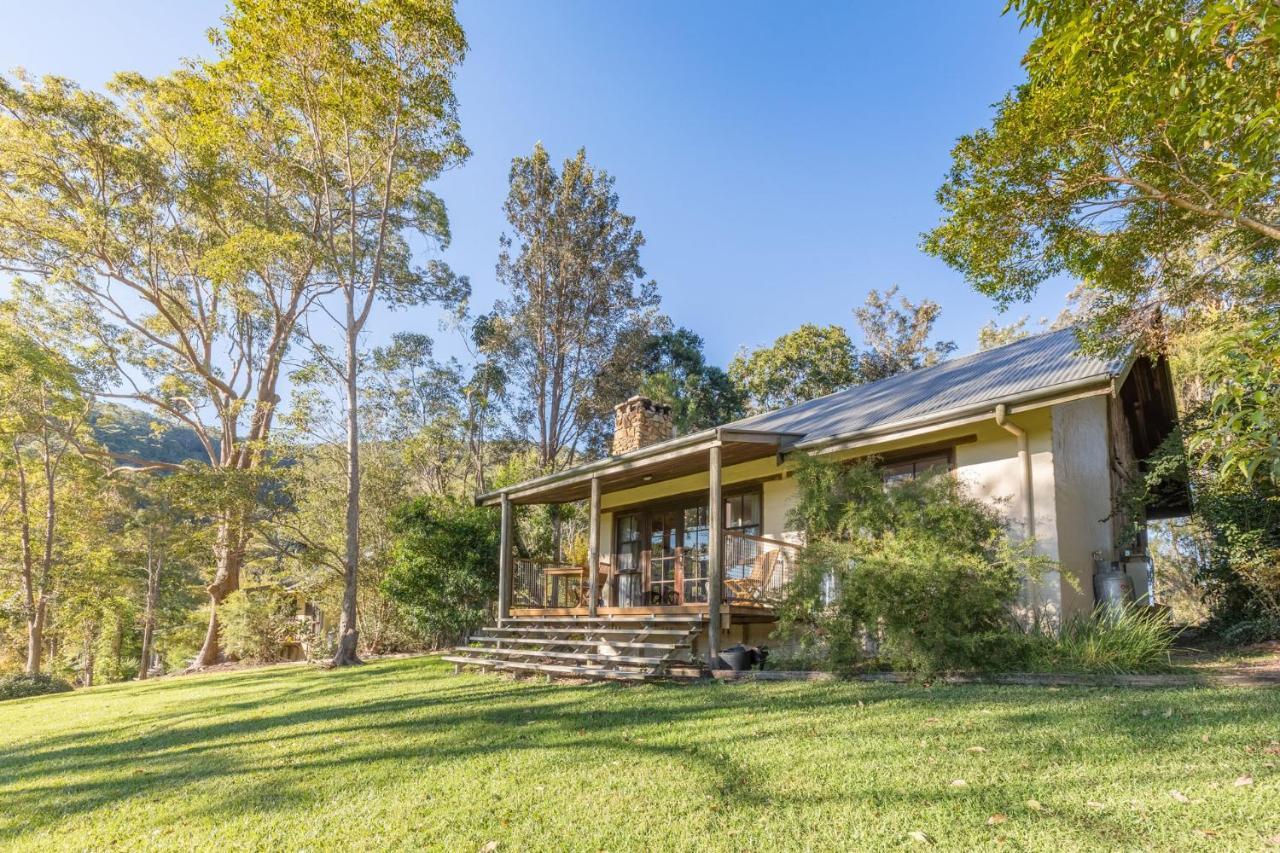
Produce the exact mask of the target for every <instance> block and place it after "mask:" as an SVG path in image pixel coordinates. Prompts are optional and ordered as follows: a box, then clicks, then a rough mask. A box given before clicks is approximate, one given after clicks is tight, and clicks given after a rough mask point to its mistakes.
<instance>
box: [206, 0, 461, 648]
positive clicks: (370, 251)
mask: <svg viewBox="0 0 1280 853" xmlns="http://www.w3.org/2000/svg"><path fill="white" fill-rule="evenodd" d="M224 23H225V30H224V32H223V33H222V34H221V35H220V36H219V37H218V38H217V39H216V44H217V47H218V49H219V57H218V59H217V60H216V61H215V62H213V63H211V64H210V65H209V66H208V73H209V74H210V76H211V77H212V79H213V80H215V81H216V82H218V83H219V84H220V85H221V87H222V90H223V91H225V92H227V93H228V95H229V97H230V99H231V103H232V104H233V107H232V111H233V112H234V113H235V114H237V115H240V114H243V115H247V116H250V117H251V118H250V121H251V122H252V123H253V125H254V131H253V133H252V134H251V135H249V136H248V137H247V144H248V145H249V146H251V147H252V148H253V153H252V155H251V156H252V158H253V159H255V160H257V161H259V162H261V163H262V164H263V168H264V170H265V171H266V172H267V173H268V174H269V175H270V179H271V185H272V191H273V194H274V198H275V199H276V200H277V201H278V203H280V204H282V205H283V206H284V207H285V208H286V209H288V210H289V211H290V215H291V227H292V228H293V229H294V232H293V233H294V235H295V236H296V237H297V239H299V240H300V241H301V242H303V243H304V244H305V245H307V246H308V248H309V250H310V255H311V256H312V257H314V258H315V259H316V261H317V263H318V264H319V265H320V266H321V267H322V269H323V270H324V278H326V279H327V280H328V282H330V283H331V284H332V286H333V288H334V296H335V303H336V304H334V305H333V306H329V305H327V304H326V306H325V307H326V313H328V315H329V317H330V318H332V319H333V320H334V323H335V325H336V327H337V332H338V335H339V336H340V338H341V353H342V354H341V356H339V357H336V358H335V357H333V356H332V355H331V354H330V353H329V350H328V348H327V347H326V346H323V345H321V346H316V347H314V348H313V352H314V354H315V356H316V358H317V359H318V361H319V363H321V364H322V365H324V366H325V367H327V368H328V369H329V372H330V373H331V375H332V377H333V378H334V379H335V380H336V381H337V383H338V385H339V386H340V387H341V389H342V396H343V404H344V405H343V409H344V416H345V421H346V439H345V452H346V469H347V470H346V512H345V516H346V518H345V528H346V542H345V548H344V557H343V559H344V564H345V571H344V573H345V589H346V592H345V595H344V598H343V603H342V616H341V624H340V627H339V644H338V649H337V652H336V654H335V655H334V659H333V663H334V664H335V665H341V664H346V663H353V662H356V661H357V657H356V642H357V618H356V616H357V614H356V596H357V573H358V569H359V562H360V443H361V442H360V408H361V407H360V399H359V390H360V389H359V376H360V367H361V364H362V352H361V336H362V334H363V333H364V330H365V328H366V326H367V324H368V322H369V319H370V317H371V316H372V314H373V310H374V308H375V306H376V305H378V304H379V303H380V302H383V303H388V304H391V305H410V304H419V303H423V302H428V301H440V302H444V303H447V304H450V305H458V304H460V303H462V302H463V301H464V300H465V298H466V297H467V295H468V290H469V288H468V284H467V281H466V279H465V278H462V277H459V276H456V275H455V274H453V272H452V271H450V270H449V269H448V267H447V266H446V265H444V264H442V263H440V262H439V261H432V262H430V263H428V264H427V265H426V266H425V267H424V268H420V267H417V266H415V264H414V258H413V253H412V251H411V245H410V238H412V237H417V238H420V239H421V238H425V241H426V242H427V243H428V244H430V245H433V246H436V247H443V246H445V245H447V243H448V241H449V223H448V218H447V215H446V212H445V206H444V203H443V202H442V201H441V199H440V198H439V197H438V196H437V195H436V194H435V193H433V192H432V191H431V189H430V184H431V183H432V181H434V180H435V179H436V178H437V177H439V176H440V174H441V173H442V172H443V171H444V170H445V169H447V168H449V167H451V166H454V165H457V164H460V163H461V162H462V161H463V160H465V158H466V157H467V155H468V153H469V152H468V150H467V147H466V145H465V143H464V142H463V140H462V137H461V135H460V130H459V123H458V117H457V106H456V102H455V98H454V94H453V85H452V81H453V76H454V72H455V69H456V67H457V65H458V63H460V62H461V61H462V58H463V55H464V54H465V51H466V40H465V37H464V35H463V32H462V28H461V27H460V26H459V24H458V22H457V19H456V17H455V16H454V8H453V3H452V0H368V2H357V0H341V2H336V3H335V2H332V0H288V2H278V0H238V2H236V3H235V4H234V5H233V6H232V7H231V9H230V11H229V13H228V15H227V17H226V19H225V22H224ZM309 329H310V330H311V331H314V326H313V325H311V326H309ZM315 338H316V339H317V340H318V341H321V342H322V341H323V340H324V334H323V333H322V332H320V333H316V334H315Z"/></svg>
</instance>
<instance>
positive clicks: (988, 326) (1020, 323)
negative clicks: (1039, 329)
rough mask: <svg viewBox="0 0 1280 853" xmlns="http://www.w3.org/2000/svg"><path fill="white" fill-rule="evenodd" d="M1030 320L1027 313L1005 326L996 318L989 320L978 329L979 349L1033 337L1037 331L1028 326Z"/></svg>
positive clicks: (993, 347) (991, 347) (987, 348)
mask: <svg viewBox="0 0 1280 853" xmlns="http://www.w3.org/2000/svg"><path fill="white" fill-rule="evenodd" d="M1030 320H1031V318H1030V317H1028V316H1027V315H1026V314H1023V315H1022V316H1021V317H1019V318H1018V319H1016V320H1014V321H1013V322H1011V323H1007V324H1006V325H1003V326H1001V325H1000V324H999V323H997V322H996V321H995V320H988V321H987V322H986V323H983V324H982V326H981V327H980V328H979V329H978V349H979V350H989V349H995V348H996V347H1002V346H1004V345H1005V344H1011V343H1014V342H1015V341H1020V340H1023V339H1025V338H1029V337H1031V336H1032V335H1033V334H1035V333H1034V332H1033V331H1032V330H1030V329H1028V328H1027V323H1028V322H1030Z"/></svg>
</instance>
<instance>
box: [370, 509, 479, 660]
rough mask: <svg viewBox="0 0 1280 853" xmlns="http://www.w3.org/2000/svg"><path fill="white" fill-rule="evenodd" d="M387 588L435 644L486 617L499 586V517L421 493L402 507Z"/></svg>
mask: <svg viewBox="0 0 1280 853" xmlns="http://www.w3.org/2000/svg"><path fill="white" fill-rule="evenodd" d="M394 529H395V532H396V537H397V540H396V544H395V548H394V553H393V556H392V563H391V567H390V568H389V569H388V571H387V576H386V578H385V579H384V581H383V591H384V592H386V594H387V595H389V596H390V597H391V598H392V599H393V600H394V601H395V602H396V603H397V604H399V605H400V606H401V607H402V608H404V612H405V614H406V616H408V618H409V620H410V621H411V622H413V624H414V625H415V627H417V628H418V630H420V631H421V632H422V633H423V634H424V635H426V636H427V637H428V638H430V640H431V641H432V642H433V643H434V644H435V645H443V644H448V643H453V642H456V641H457V640H458V639H459V638H460V637H462V636H464V635H465V634H466V633H467V632H468V631H470V630H472V629H474V628H476V627H477V626H479V625H480V624H481V623H483V621H484V619H485V617H486V615H487V612H488V611H487V608H488V605H489V602H490V601H492V600H493V599H494V598H495V597H496V596H497V591H498V523H497V519H496V517H495V514H494V513H493V512H492V511H491V510H489V509H486V508H484V507H476V506H471V505H469V504H466V503H463V502H462V501H459V500H455V499H450V498H420V499H418V500H416V501H413V502H411V503H409V504H407V505H405V506H404V507H402V508H401V509H400V511H399V512H398V514H397V516H396V519H395V525H394Z"/></svg>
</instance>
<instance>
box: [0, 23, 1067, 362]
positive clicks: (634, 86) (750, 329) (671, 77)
mask: <svg viewBox="0 0 1280 853" xmlns="http://www.w3.org/2000/svg"><path fill="white" fill-rule="evenodd" d="M1002 6H1003V3H1002V2H1000V0H991V2H980V0H960V1H959V2H956V0H950V2H945V1H944V2H920V3H911V4H895V3H879V4H871V3H853V2H831V3H805V4H788V3H778V2H773V3H764V2H746V3H728V2H698V3H684V2H649V0H646V2H639V0H633V2H626V3H623V2H596V0H571V1H562V0H544V2H537V3H535V2H529V0H520V2H517V0H501V2H500V0H462V2H461V4H460V6H459V17H460V18H461V20H462V23H463V26H464V28H465V29H466V33H467V38H468V40H469V42H470V45H471V48H470V53H469V55H468V57H467V61H466V63H465V64H464V65H463V67H462V69H461V71H460V73H459V76H458V81H457V94H458V99H459V103H460V109H461V115H462V126H463V133H464V135H465V137H466V138H467V141H468V143H469V144H470V145H471V147H472V149H473V151H474V155H473V156H472V158H471V160H470V161H468V162H467V164H466V165H464V166H463V167H461V168H460V169H458V170H455V171H454V172H451V173H450V174H448V175H447V176H445V177H444V178H443V179H442V180H441V181H440V182H439V186H438V187H437V190H438V192H439V193H440V194H441V195H442V196H443V197H444V199H445V202H446V203H447V205H448V208H449V212H450V217H451V220H452V228H453V235H454V239H453V244H452V246H451V247H450V248H449V249H448V250H447V251H446V252H445V253H444V257H445V259H446V260H447V261H449V263H450V264H451V265H452V266H453V267H454V268H455V269H456V270H457V271H458V272H460V273H462V274H466V275H469V276H470V277H471V281H472V285H473V288H474V307H475V308H476V309H477V310H485V309H487V308H488V306H489V305H490V304H491V303H492V302H493V300H494V298H495V297H496V296H497V295H498V293H499V290H498V285H497V283H496V281H495V279H494V272H493V270H494V263H495V261H496V257H497V251H498V235H499V233H500V232H501V231H502V229H503V227H504V225H505V222H504V219H503V216H502V210H501V205H502V201H503V198H504V197H505V195H506V186H507V171H508V168H509V165H510V162H511V158H512V157H513V156H516V155H518V154H527V153H528V152H529V151H530V150H531V149H532V147H533V145H534V143H535V142H536V141H538V140H541V141H542V142H543V143H544V144H545V145H546V146H547V148H548V150H549V151H550V153H551V155H552V156H553V157H554V158H557V159H563V158H564V157H567V156H570V155H571V154H572V153H573V152H574V151H575V150H576V149H577V148H578V147H580V146H586V148H587V152H588V156H589V158H590V159H591V160H592V162H593V163H595V164H596V165H598V166H601V167H603V168H605V169H607V170H608V171H609V172H611V173H612V174H613V175H614V176H615V177H616V178H617V187H616V188H617V191H618V193H619V196H620V198H621V206H622V208H623V210H624V211H625V212H627V213H630V214H632V215H634V216H635V217H636V218H637V220H638V224H639V227H640V228H641V229H642V230H643V231H644V234H645V237H646V239H647V246H646V248H645V250H644V253H643V255H642V259H643V263H644V266H645V268H646V270H647V271H648V273H649V275H650V276H651V277H653V278H654V279H656V280H657V282H658V287H659V290H660V292H661V294H662V299H663V307H664V309H665V310H666V312H667V313H668V314H670V315H671V317H672V318H673V319H674V320H675V322H676V323H678V324H680V325H683V326H688V327H689V328H692V329H694V330H695V331H697V332H698V333H699V334H701V335H702V336H703V337H704V338H705V339H706V342H707V351H708V355H709V357H710V359H711V360H712V361H713V362H716V363H719V364H721V365H723V364H726V363H727V362H728V360H729V359H730V358H731V357H732V356H733V353H734V352H735V351H736V350H737V349H738V348H739V347H740V346H743V345H749V346H750V345H758V344H763V343H768V342H769V341H772V340H773V339H774V338H775V337H777V336H778V335H779V334H782V333H783V332H786V331H789V330H791V329H794V328H795V327H796V326H798V325H800V324H801V323H804V322H816V323H841V324H845V325H848V326H852V323H853V317H852V314H851V310H852V308H853V307H854V306H856V305H858V304H860V303H861V302H862V300H863V298H864V295H865V293H866V291H867V290H868V289H870V288H873V287H874V288H884V287H887V286H889V285H891V284H895V283H896V284H899V285H900V286H901V288H902V291H903V292H904V293H905V294H906V295H908V296H909V297H911V298H913V299H919V298H924V297H928V298H930V299H933V300H934V301H936V302H938V303H940V304H941V305H942V309H943V310H942V318H941V320H940V322H939V324H938V327H937V332H938V334H939V336H940V337H942V338H948V339H952V340H955V341H956V342H957V343H959V345H960V349H961V351H962V352H964V351H969V350H972V349H973V348H974V347H975V342H976V333H977V329H978V327H979V326H980V325H981V324H982V323H983V322H985V321H986V320H988V319H990V318H991V317H993V316H994V307H993V306H992V304H991V303H990V302H989V301H988V300H987V299H986V298H985V297H982V296H980V295H978V294H976V293H974V292H973V291H971V290H970V289H969V287H968V286H967V285H966V284H965V282H964V281H963V280H962V279H961V277H960V276H959V275H958V274H956V273H954V272H952V271H951V270H950V269H948V268H947V267H946V266H944V265H943V264H942V263H941V262H940V261H937V260H935V259H933V258H931V257H928V256H926V255H924V254H923V253H922V252H920V251H919V249H918V245H919V242H920V234H921V232H922V231H925V230H927V229H928V228H930V227H931V226H932V225H933V224H934V223H935V222H936V221H937V217H938V208H937V205H936V203H935V201H934V192H935V191H936V189H937V187H938V184H939V183H940V182H941V180H942V178H943V176H944V175H945V173H946V170H947V167H948V165H949V151H950V148H951V146H952V144H953V143H954V141H955V139H956V137H958V136H959V135H961V134H963V133H966V132H969V131H972V130H973V129H975V128H977V127H979V126H982V125H983V124H985V123H986V122H987V121H988V120H989V118H990V115H991V104H993V103H994V102H996V101H998V100H999V99H1000V98H1001V96H1002V95H1003V94H1004V93H1005V92H1006V91H1008V89H1009V88H1010V87H1011V86H1013V85H1015V84H1016V83H1017V82H1018V81H1019V80H1020V78H1021V76H1022V75H1021V69H1020V67H1019V59H1020V57H1021V55H1022V52H1023V50H1024V48H1025V46H1026V44H1027V42H1028V40H1029V37H1030V36H1029V34H1028V33H1025V32H1020V31H1019V28H1018V24H1017V21H1016V20H1014V19H1011V18H1007V17H1001V15H1000V9H1001V7H1002ZM222 9H223V3H222V2H221V0H180V2H177V0H111V2H100V0H41V2H28V0H0V68H4V69H5V70H6V71H7V70H8V69H11V68H13V67H15V66H23V67H25V68H27V70H28V71H30V72H32V73H34V74H44V73H57V74H61V75H63V76H67V77H71V78H73V79H75V80H77V81H79V82H80V83H81V84H83V85H85V86H89V87H99V86H101V85H102V84H103V83H104V82H105V81H106V80H107V79H108V78H109V77H110V76H111V75H112V73H114V72H115V71H117V70H125V69H128V70H136V71H141V72H143V73H145V74H160V73H163V72H165V71H167V70H170V69H172V68H174V67H175V66H176V65H177V63H178V61H179V60H180V58H182V57H187V56H193V55H197V54H200V53H204V52H207V50H208V42H207V40H206V38H205V31H206V30H207V28H209V27H210V26H213V25H214V24H215V23H216V22H217V20H218V17H219V16H220V14H221V11H222ZM1068 289H1069V286H1068V284H1067V283H1065V282H1064V283H1059V284H1058V285H1056V286H1054V287H1052V288H1046V289H1045V290H1044V291H1043V292H1042V293H1041V295H1040V296H1039V297H1038V298H1037V300H1036V301H1035V302H1034V303H1033V304H1031V305H1029V306H1025V307H1017V308H1014V309H1012V310H1011V311H1010V313H1009V315H1008V316H1007V317H1006V318H1005V319H1006V320H1007V319H1011V318H1013V317H1016V316H1018V315H1019V314H1022V313H1029V314H1031V315H1032V317H1033V319H1034V318H1037V317H1039V316H1043V315H1047V316H1050V317H1052V316H1054V315H1056V314H1057V312H1058V310H1059V309H1060V308H1061V307H1062V304H1063V295H1064V294H1065V292H1066V291H1067V290H1068ZM401 329H413V330H416V331H424V332H428V333H431V334H433V335H435V336H436V337H438V338H439V339H440V343H439V351H440V352H442V353H443V354H452V353H456V352H459V351H460V348H459V347H458V346H457V345H456V344H455V343H454V341H453V340H452V337H453V336H452V333H448V334H445V333H440V332H439V331H438V329H437V318H436V317H435V316H434V314H432V313H431V312H428V311H425V310H414V311H400V312H396V313H389V312H384V313H382V314H381V316H380V317H379V318H378V320H377V321H376V323H375V330H374V336H375V337H376V338H378V339H381V338H383V337H385V336H386V335H387V334H389V333H390V332H392V331H396V330H401Z"/></svg>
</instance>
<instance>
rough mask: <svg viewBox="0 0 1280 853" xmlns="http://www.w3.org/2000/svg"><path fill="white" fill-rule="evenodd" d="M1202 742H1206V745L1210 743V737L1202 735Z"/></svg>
mask: <svg viewBox="0 0 1280 853" xmlns="http://www.w3.org/2000/svg"><path fill="white" fill-rule="evenodd" d="M1200 740H1202V741H1204V742H1205V743H1208V742H1209V736H1208V735H1200Z"/></svg>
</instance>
